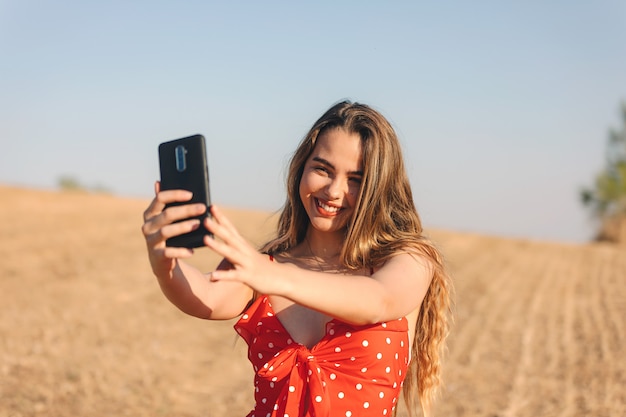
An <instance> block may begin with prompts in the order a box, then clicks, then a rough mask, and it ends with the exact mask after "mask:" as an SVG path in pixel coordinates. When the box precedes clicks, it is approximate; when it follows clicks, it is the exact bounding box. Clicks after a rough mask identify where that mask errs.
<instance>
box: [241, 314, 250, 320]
mask: <svg viewBox="0 0 626 417" xmlns="http://www.w3.org/2000/svg"><path fill="white" fill-rule="evenodd" d="M248 317H250V316H248V315H247V314H244V315H243V317H242V319H244V320H248Z"/></svg>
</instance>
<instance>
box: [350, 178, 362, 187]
mask: <svg viewBox="0 0 626 417" xmlns="http://www.w3.org/2000/svg"><path fill="white" fill-rule="evenodd" d="M349 181H350V182H352V183H353V184H358V185H361V178H358V177H353V178H350V180H349Z"/></svg>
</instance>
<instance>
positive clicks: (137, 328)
mask: <svg viewBox="0 0 626 417" xmlns="http://www.w3.org/2000/svg"><path fill="white" fill-rule="evenodd" d="M0 202H1V203H0V219H1V220H2V222H1V223H0V237H1V239H0V259H1V261H0V301H1V303H0V312H1V313H0V417H18V416H89V417H90V416H93V417H100V416H133V417H142V416H151V417H158V416H180V417H213V416H220V417H222V416H244V415H245V414H246V413H247V411H248V410H249V408H250V406H251V403H250V402H251V398H252V395H251V394H252V393H251V391H252V388H251V387H252V385H251V377H252V374H251V370H250V369H249V368H250V367H249V364H248V363H247V360H246V358H245V344H244V343H243V342H242V341H238V340H237V338H236V336H235V333H234V331H233V330H232V324H233V323H232V322H230V321H229V322H206V321H202V320H198V319H194V318H191V317H188V316H185V315H184V314H182V313H180V312H179V311H178V310H176V309H175V308H174V307H173V306H172V305H171V304H169V303H168V302H167V301H166V300H165V298H164V297H163V296H162V295H161V293H160V291H159V289H158V285H157V284H156V282H155V280H154V279H153V277H152V275H151V272H150V268H149V265H148V261H147V259H146V256H145V248H144V243H143V240H142V237H141V233H140V225H141V216H142V212H143V210H144V208H145V206H146V205H147V201H145V200H133V199H124V198H119V197H115V196H108V195H99V194H88V193H79V192H48V191H34V190H26V189H17V188H10V187H2V186H0ZM227 213H229V214H230V215H231V217H232V219H233V220H234V222H235V223H236V224H237V225H239V227H240V229H241V231H242V232H243V234H244V235H246V236H247V237H249V238H250V239H251V240H253V241H255V242H260V241H262V240H264V239H265V238H267V237H268V236H269V235H270V233H271V229H272V221H271V220H268V216H267V215H266V214H264V213H254V212H245V211H237V210H228V211H227ZM431 234H432V236H433V238H434V240H436V241H437V242H438V244H439V246H440V247H441V248H442V249H443V251H444V253H445V254H446V256H447V258H448V262H449V264H450V267H451V270H452V272H453V275H454V281H455V285H456V290H457V296H456V298H457V303H456V323H455V325H454V328H453V332H452V334H451V337H450V348H449V354H448V360H447V363H446V367H445V376H446V381H447V385H446V387H445V389H444V390H443V393H442V397H441V400H440V401H439V403H438V406H437V408H436V415H437V416H439V417H444V416H467V417H473V416H482V417H513V416H529V417H530V416H563V417H569V416H625V415H626V360H625V359H624V357H625V356H626V355H625V354H626V347H625V346H626V334H625V333H626V326H625V322H624V321H625V318H626V249H625V248H624V247H621V248H619V247H611V246H603V245H565V244H559V243H546V242H533V241H525V240H513V239H503V238H495V237H488V236H479V235H470V234H460V233H451V232H442V231H432V233H431ZM193 261H194V262H195V263H196V264H197V265H198V266H200V267H202V268H205V269H210V268H212V267H213V266H214V265H215V264H216V262H217V259H215V257H213V256H211V254H210V253H208V252H207V251H203V250H201V251H199V252H198V253H197V255H196V256H195V257H194V260H193ZM399 414H401V415H404V414H403V412H401V413H399Z"/></svg>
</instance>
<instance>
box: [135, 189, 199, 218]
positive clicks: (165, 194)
mask: <svg viewBox="0 0 626 417" xmlns="http://www.w3.org/2000/svg"><path fill="white" fill-rule="evenodd" d="M157 189H159V186H157V185H155V191H156V190H157ZM191 197H193V194H192V193H191V192H190V191H187V190H167V191H162V192H161V191H159V192H157V193H156V195H155V197H154V199H153V200H152V202H150V205H149V206H148V208H147V209H146V211H144V213H143V219H144V221H148V220H150V219H151V218H153V217H155V216H158V215H159V214H160V213H161V212H162V211H163V209H164V208H165V205H166V204H170V203H184V202H185V201H189V200H191Z"/></svg>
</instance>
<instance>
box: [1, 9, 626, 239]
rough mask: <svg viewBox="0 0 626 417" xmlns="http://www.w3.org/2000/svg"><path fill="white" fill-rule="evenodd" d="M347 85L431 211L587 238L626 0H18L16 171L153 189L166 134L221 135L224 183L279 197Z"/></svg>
mask: <svg viewBox="0 0 626 417" xmlns="http://www.w3.org/2000/svg"><path fill="white" fill-rule="evenodd" d="M346 98H347V99H351V100H353V101H359V102H363V103H367V104H370V105H372V106H373V107H375V108H376V109H378V110H380V111H381V112H382V113H383V114H384V115H385V116H387V117H388V118H389V120H390V121H391V122H392V123H393V125H394V127H395V128H396V130H397V132H398V134H399V136H400V138H401V141H402V143H403V147H404V152H405V159H406V162H407V166H408V169H409V175H410V179H411V183H412V186H413V191H414V197H415V200H416V204H417V207H418V210H419V212H420V214H421V216H422V221H423V223H424V225H425V226H426V227H436V228H444V229H450V230H458V231H469V232H479V233H489V234H497V235H503V236H513V237H527V238H531V239H547V240H559V241H570V242H582V241H585V240H586V239H588V238H589V237H590V236H591V234H592V230H593V228H592V226H593V224H592V223H591V222H590V221H589V216H588V214H587V212H586V211H585V210H583V208H582V207H581V205H580V203H579V198H578V194H579V189H580V188H581V187H582V186H585V185H589V184H591V182H592V179H593V176H594V175H595V173H597V172H598V171H599V170H600V169H601V168H602V166H603V162H604V152H605V144H606V141H607V132H608V129H609V128H611V127H613V128H617V127H619V126H620V120H619V115H618V108H619V103H620V102H621V101H622V100H626V3H625V2H624V1H622V0H596V1H590V0H589V1H577V0H570V1H564V0H557V1H549V2H546V1H535V0H530V1H515V2H513V1H511V2H506V1H505V2H503V1H495V0H493V1H480V0H478V1H473V2H468V1H456V2H455V1H438V2H419V1H405V2H402V1H395V2H393V1H392V2H383V1H371V2H368V1H318V2H308V3H306V4H305V3H304V2H288V1H281V2H278V1H264V2H257V1H241V2H217V1H215V2H212V1H179V2H174V1H143V0H140V1H107V2H104V1H63V0H61V1H30V0H9V1H6V0H5V1H0V144H1V145H2V151H1V152H0V183H4V184H12V185H25V186H35V187H43V188H55V187H56V185H57V182H58V179H59V177H61V176H63V175H69V176H74V177H75V178H77V179H78V180H79V181H80V182H81V183H83V184H85V185H87V186H95V185H101V186H105V187H107V188H109V189H110V190H112V191H113V192H115V193H117V194H120V195H124V196H137V197H150V196H151V193H152V187H153V182H154V180H156V179H157V178H158V176H159V173H158V161H157V146H158V144H159V143H160V142H162V141H165V140H170V139H175V138H179V137H182V136H187V135H190V134H194V133H202V134H204V135H205V136H206V138H207V140H208V149H209V151H208V153H209V164H210V176H211V187H212V196H213V201H214V202H215V203H219V204H222V205H227V206H238V207H243V208H258V209H263V210H277V209H279V208H280V207H281V205H282V203H283V200H284V175H285V171H286V163H287V161H288V159H289V157H290V155H291V153H292V152H293V150H294V149H295V147H296V145H297V143H298V142H299V140H300V139H301V138H302V136H303V135H304V134H305V133H306V131H307V130H308V129H309V127H310V126H311V124H312V123H313V122H314V121H315V120H316V119H317V118H318V117H319V116H320V115H321V114H322V113H323V112H324V111H325V110H326V109H327V108H328V107H329V106H330V105H332V104H333V103H335V102H337V101H339V100H341V99H346ZM8 203H9V202H6V201H3V202H1V203H0V204H8ZM140 217H141V216H140V214H139V213H138V219H139V218H140Z"/></svg>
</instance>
